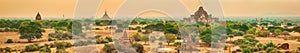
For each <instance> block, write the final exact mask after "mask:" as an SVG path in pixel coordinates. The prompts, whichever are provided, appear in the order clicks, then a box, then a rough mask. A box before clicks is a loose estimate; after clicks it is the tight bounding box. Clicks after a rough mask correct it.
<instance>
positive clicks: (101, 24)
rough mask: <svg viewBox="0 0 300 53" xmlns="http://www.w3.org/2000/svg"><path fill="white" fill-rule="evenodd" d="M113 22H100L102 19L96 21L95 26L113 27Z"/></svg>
mask: <svg viewBox="0 0 300 53" xmlns="http://www.w3.org/2000/svg"><path fill="white" fill-rule="evenodd" d="M112 21H113V20H100V19H96V20H95V24H96V25H97V26H107V25H111V24H112Z"/></svg>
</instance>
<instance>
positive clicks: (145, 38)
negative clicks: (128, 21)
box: [142, 35, 149, 44]
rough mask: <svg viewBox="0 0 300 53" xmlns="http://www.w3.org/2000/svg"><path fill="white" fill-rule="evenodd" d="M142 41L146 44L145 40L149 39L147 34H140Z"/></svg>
mask: <svg viewBox="0 0 300 53" xmlns="http://www.w3.org/2000/svg"><path fill="white" fill-rule="evenodd" d="M142 41H144V42H145V44H146V43H147V41H149V37H148V36H146V35H144V36H142Z"/></svg>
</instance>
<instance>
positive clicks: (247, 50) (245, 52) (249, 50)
mask: <svg viewBox="0 0 300 53" xmlns="http://www.w3.org/2000/svg"><path fill="white" fill-rule="evenodd" d="M242 52H243V53H252V51H251V49H249V48H243V50H242Z"/></svg>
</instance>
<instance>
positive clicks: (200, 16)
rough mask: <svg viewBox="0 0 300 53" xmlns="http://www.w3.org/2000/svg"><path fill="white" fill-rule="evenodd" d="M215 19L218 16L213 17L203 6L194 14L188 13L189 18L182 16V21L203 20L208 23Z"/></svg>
mask: <svg viewBox="0 0 300 53" xmlns="http://www.w3.org/2000/svg"><path fill="white" fill-rule="evenodd" d="M216 20H218V18H214V17H213V16H212V15H209V14H208V13H207V11H205V10H204V8H203V7H199V9H198V10H197V11H196V12H195V13H194V14H192V15H190V18H184V20H183V21H190V22H204V23H207V24H209V23H211V22H213V21H216Z"/></svg>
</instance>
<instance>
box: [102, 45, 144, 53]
mask: <svg viewBox="0 0 300 53" xmlns="http://www.w3.org/2000/svg"><path fill="white" fill-rule="evenodd" d="M131 47H132V48H134V50H135V52H137V53H144V46H143V45H142V44H139V43H134V44H132V45H131ZM102 50H103V51H104V52H105V53H117V50H116V47H115V45H113V44H105V45H104V47H103V48H102Z"/></svg>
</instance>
